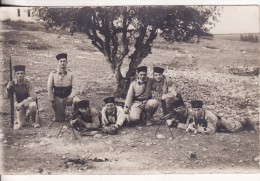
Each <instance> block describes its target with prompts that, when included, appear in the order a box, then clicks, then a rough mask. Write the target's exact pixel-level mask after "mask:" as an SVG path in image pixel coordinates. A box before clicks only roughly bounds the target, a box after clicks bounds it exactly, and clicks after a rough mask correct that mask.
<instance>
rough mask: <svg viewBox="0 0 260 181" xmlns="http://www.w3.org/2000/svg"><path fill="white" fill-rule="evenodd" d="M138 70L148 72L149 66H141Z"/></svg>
mask: <svg viewBox="0 0 260 181" xmlns="http://www.w3.org/2000/svg"><path fill="white" fill-rule="evenodd" d="M136 70H137V72H138V73H139V72H147V67H146V66H140V67H138V68H137V69H136Z"/></svg>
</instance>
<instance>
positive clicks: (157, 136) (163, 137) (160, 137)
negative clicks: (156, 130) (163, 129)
mask: <svg viewBox="0 0 260 181" xmlns="http://www.w3.org/2000/svg"><path fill="white" fill-rule="evenodd" d="M156 138H158V139H165V136H164V135H163V134H157V135H156Z"/></svg>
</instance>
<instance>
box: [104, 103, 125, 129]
mask: <svg viewBox="0 0 260 181" xmlns="http://www.w3.org/2000/svg"><path fill="white" fill-rule="evenodd" d="M106 109H107V108H106V107H103V109H102V124H103V125H109V124H118V125H119V126H122V125H123V123H124V121H125V119H126V115H125V113H124V110H123V108H122V107H120V106H116V107H115V110H114V112H113V113H112V114H109V113H108V112H107V111H106Z"/></svg>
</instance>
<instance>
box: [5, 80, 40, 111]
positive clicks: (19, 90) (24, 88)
mask: <svg viewBox="0 0 260 181" xmlns="http://www.w3.org/2000/svg"><path fill="white" fill-rule="evenodd" d="M12 82H13V90H8V89H6V93H7V96H8V98H9V97H10V96H11V94H12V92H13V91H14V93H15V97H16V101H17V102H18V103H22V104H23V105H24V106H28V105H29V104H30V103H31V102H33V101H35V100H36V93H35V89H34V86H33V84H32V83H31V82H30V81H29V80H28V79H24V81H23V82H22V83H18V81H17V79H14V80H13V81H12Z"/></svg>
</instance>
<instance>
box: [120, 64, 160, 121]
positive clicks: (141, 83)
mask: <svg viewBox="0 0 260 181" xmlns="http://www.w3.org/2000/svg"><path fill="white" fill-rule="evenodd" d="M152 83H153V81H152V80H151V79H149V78H148V77H147V67H146V66H141V67H138V68H137V80H134V81H133V82H132V83H131V84H130V87H129V90H128V92H127V96H126V101H125V106H124V112H125V114H128V113H130V114H129V123H130V124H136V123H137V122H139V121H140V120H141V118H142V117H143V116H141V115H144V116H145V121H146V124H149V123H150V121H151V119H152V118H153V115H154V113H155V112H156V110H157V109H158V106H159V105H160V101H158V100H157V99H151V98H152V91H151V88H152Z"/></svg>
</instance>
